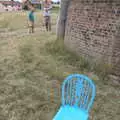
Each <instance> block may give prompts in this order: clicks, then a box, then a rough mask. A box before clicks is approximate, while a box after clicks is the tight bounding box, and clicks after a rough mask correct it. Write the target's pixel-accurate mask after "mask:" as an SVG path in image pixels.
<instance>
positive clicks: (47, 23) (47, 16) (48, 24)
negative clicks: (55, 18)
mask: <svg viewBox="0 0 120 120" xmlns="http://www.w3.org/2000/svg"><path fill="white" fill-rule="evenodd" d="M51 9H52V6H51V4H50V2H49V1H48V0H45V2H44V11H43V16H44V22H45V26H46V30H47V31H51V14H50V10H51Z"/></svg>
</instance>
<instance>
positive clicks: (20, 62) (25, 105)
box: [0, 12, 120, 120]
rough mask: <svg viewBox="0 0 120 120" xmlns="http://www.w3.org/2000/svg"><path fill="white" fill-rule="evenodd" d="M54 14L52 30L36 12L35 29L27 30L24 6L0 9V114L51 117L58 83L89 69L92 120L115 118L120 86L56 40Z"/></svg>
mask: <svg viewBox="0 0 120 120" xmlns="http://www.w3.org/2000/svg"><path fill="white" fill-rule="evenodd" d="M56 19H57V12H55V13H54V12H53V13H52V32H46V31H45V29H44V26H43V24H42V14H41V12H37V13H36V30H35V33H34V34H29V33H28V30H27V22H26V21H27V19H26V12H19V13H15V12H12V13H1V14H0V120H52V118H53V116H54V115H55V113H56V111H57V109H58V108H59V106H60V94H61V93H60V86H61V83H62V82H63V80H64V78H65V77H66V76H67V75H69V74H71V73H84V74H87V75H88V76H89V77H91V78H93V80H94V82H95V84H96V88H97V95H96V99H95V103H94V105H93V108H92V110H91V112H90V120H119V119H120V113H119V111H120V86H119V85H114V84H113V83H111V82H110V81H109V80H106V79H103V77H102V76H101V77H100V76H99V75H98V76H99V77H98V76H95V75H96V74H95V73H93V71H91V69H90V70H89V68H90V67H89V65H88V63H87V62H85V61H83V59H80V58H78V57H76V56H75V55H74V54H72V53H69V52H68V51H67V50H66V49H65V48H64V46H63V43H62V42H61V41H60V42H59V41H56V35H55V26H56ZM96 70H97V69H96ZM93 74H95V75H94V76H93ZM100 75H103V74H100Z"/></svg>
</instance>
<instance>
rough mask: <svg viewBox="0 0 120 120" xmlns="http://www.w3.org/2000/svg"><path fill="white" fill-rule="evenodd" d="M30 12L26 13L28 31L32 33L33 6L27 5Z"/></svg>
mask: <svg viewBox="0 0 120 120" xmlns="http://www.w3.org/2000/svg"><path fill="white" fill-rule="evenodd" d="M29 9H30V12H29V14H28V19H29V33H34V21H35V20H34V19H35V18H34V8H33V6H32V5H31V6H29Z"/></svg>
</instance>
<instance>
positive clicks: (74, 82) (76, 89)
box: [62, 74, 95, 111]
mask: <svg viewBox="0 0 120 120" xmlns="http://www.w3.org/2000/svg"><path fill="white" fill-rule="evenodd" d="M94 97H95V86H94V84H93V82H92V80H90V79H89V78H88V77H86V76H84V75H79V74H74V75H70V76H68V77H67V78H66V80H65V81H64V83H63V86H62V104H63V105H70V106H77V107H79V108H80V109H84V110H86V111H89V109H90V107H91V105H92V103H93V100H94Z"/></svg>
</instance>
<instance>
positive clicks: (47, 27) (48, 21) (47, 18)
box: [45, 16, 51, 31]
mask: <svg viewBox="0 0 120 120" xmlns="http://www.w3.org/2000/svg"><path fill="white" fill-rule="evenodd" d="M45 26H46V30H47V31H51V18H50V16H45Z"/></svg>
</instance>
